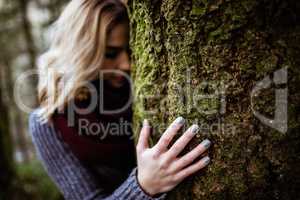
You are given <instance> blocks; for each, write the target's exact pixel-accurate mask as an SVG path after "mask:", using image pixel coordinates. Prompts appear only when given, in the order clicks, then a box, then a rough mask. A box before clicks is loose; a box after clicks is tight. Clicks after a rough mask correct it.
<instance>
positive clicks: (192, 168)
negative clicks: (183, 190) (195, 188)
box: [175, 156, 210, 181]
mask: <svg viewBox="0 0 300 200" xmlns="http://www.w3.org/2000/svg"><path fill="white" fill-rule="evenodd" d="M209 163H210V158H209V157H208V156H206V157H204V158H202V159H201V160H199V161H198V162H196V163H195V164H192V165H191V166H188V167H186V168H184V169H183V170H181V171H180V172H178V173H177V174H176V175H175V179H176V180H177V181H182V180H183V179H185V178H186V177H188V176H190V175H192V174H194V173H195V172H197V171H198V170H200V169H202V168H204V167H206V166H207V165H208V164H209Z"/></svg>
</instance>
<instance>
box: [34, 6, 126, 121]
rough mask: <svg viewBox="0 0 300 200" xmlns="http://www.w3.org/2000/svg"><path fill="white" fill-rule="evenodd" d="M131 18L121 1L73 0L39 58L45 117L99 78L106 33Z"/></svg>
mask: <svg viewBox="0 0 300 200" xmlns="http://www.w3.org/2000/svg"><path fill="white" fill-rule="evenodd" d="M124 20H128V15H127V11H126V6H125V4H124V3H123V2H121V1H120V0H72V1H71V2H70V3H69V4H68V5H67V6H66V7H65V9H64V10H63V12H62V14H61V15H60V17H59V18H58V20H57V21H56V22H55V23H54V24H53V27H52V30H53V35H52V39H51V45H50V48H49V50H48V51H47V52H45V53H44V54H43V55H41V57H40V58H39V62H38V71H39V84H38V99H39V103H40V115H41V118H42V120H44V121H48V120H50V119H51V116H52V115H53V114H54V112H55V111H56V110H58V109H61V108H64V107H65V106H66V105H67V103H68V102H69V101H70V100H71V99H74V98H75V97H76V94H77V92H78V90H80V88H82V87H83V85H84V83H86V81H89V80H92V79H94V78H96V77H95V76H96V75H97V74H98V72H99V69H101V64H102V61H103V59H104V56H105V47H106V39H107V34H108V33H109V31H111V29H112V28H113V26H114V25H116V24H117V23H121V22H124ZM127 22H128V21H127Z"/></svg>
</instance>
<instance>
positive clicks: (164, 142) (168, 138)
mask: <svg viewBox="0 0 300 200" xmlns="http://www.w3.org/2000/svg"><path fill="white" fill-rule="evenodd" d="M170 140H171V137H164V138H162V140H161V142H162V144H164V145H166V144H168V143H169V142H170Z"/></svg>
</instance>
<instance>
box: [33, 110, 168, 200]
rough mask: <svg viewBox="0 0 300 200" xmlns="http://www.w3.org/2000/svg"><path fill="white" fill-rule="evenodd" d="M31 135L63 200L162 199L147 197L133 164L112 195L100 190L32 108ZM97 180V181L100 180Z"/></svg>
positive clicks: (52, 129)
mask: <svg viewBox="0 0 300 200" xmlns="http://www.w3.org/2000/svg"><path fill="white" fill-rule="evenodd" d="M29 129H30V133H31V138H32V141H33V143H34V146H35V149H36V151H37V156H38V158H39V159H40V160H41V161H42V164H43V166H44V168H45V169H46V171H47V173H48V175H49V176H50V177H51V179H52V180H53V181H54V182H55V184H56V185H57V186H58V188H59V189H60V191H61V192H62V194H63V195H64V198H65V199H67V200H115V199H118V200H142V199H143V200H163V199H165V198H166V195H167V193H162V194H160V195H159V196H158V197H151V196H149V195H148V194H147V193H145V192H144V190H143V189H142V188H141V187H140V185H139V183H138V180H137V167H135V168H133V170H132V171H131V172H130V174H129V176H128V178H127V179H126V180H125V181H124V182H123V183H122V184H121V185H120V186H119V187H118V188H117V189H116V190H114V192H113V193H112V194H107V193H104V191H103V188H101V186H100V185H99V184H97V182H98V181H99V180H97V181H96V180H95V178H94V177H93V175H92V174H91V172H90V171H89V170H88V169H87V168H86V167H84V165H82V164H81V163H80V161H79V159H78V158H77V157H76V156H75V155H74V154H73V153H72V151H71V150H70V149H69V148H68V146H67V144H66V143H64V142H63V141H62V140H61V138H60V137H59V135H58V134H57V133H56V132H55V129H54V127H53V125H49V123H42V122H40V121H39V117H38V114H37V113H36V112H35V111H34V112H32V113H31V114H30V117H29ZM100 181H101V180H100Z"/></svg>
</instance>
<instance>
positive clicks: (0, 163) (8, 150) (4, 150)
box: [0, 71, 14, 200]
mask: <svg viewBox="0 0 300 200" xmlns="http://www.w3.org/2000/svg"><path fill="white" fill-rule="evenodd" d="M0 72H1V71H0ZM0 77H2V76H1V73H0ZM2 95H3V93H2V86H1V85H0V113H1V114H0V188H1V190H0V200H5V199H10V197H11V196H10V195H11V194H12V193H11V192H12V190H11V189H12V184H13V183H12V180H13V175H14V169H13V153H12V152H13V151H12V146H11V138H10V132H9V121H8V115H7V107H6V105H4V103H3V101H2V98H3V96H2Z"/></svg>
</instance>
